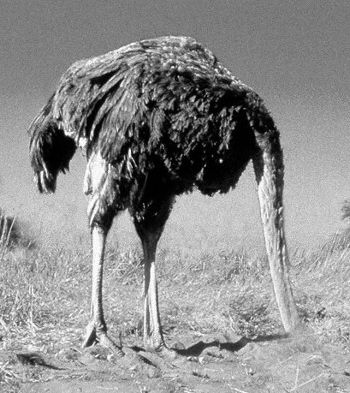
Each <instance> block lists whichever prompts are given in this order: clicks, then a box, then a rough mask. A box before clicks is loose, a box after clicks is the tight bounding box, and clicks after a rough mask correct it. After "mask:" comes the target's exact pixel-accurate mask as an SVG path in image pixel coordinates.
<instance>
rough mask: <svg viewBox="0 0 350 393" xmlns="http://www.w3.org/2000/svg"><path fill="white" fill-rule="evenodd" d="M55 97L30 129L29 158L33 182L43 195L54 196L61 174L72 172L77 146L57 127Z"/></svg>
mask: <svg viewBox="0 0 350 393" xmlns="http://www.w3.org/2000/svg"><path fill="white" fill-rule="evenodd" d="M52 101H53V96H52V97H51V98H50V100H49V101H48V103H47V104H46V105H45V106H44V108H43V109H42V110H41V112H40V113H39V115H38V116H37V117H36V119H35V120H34V121H33V123H32V124H31V126H30V129H29V135H30V148H29V155H30V161H31V165H32V168H33V170H34V173H35V175H34V179H35V182H36V184H37V187H38V189H39V191H40V192H46V193H49V192H54V191H55V188H56V179H57V175H58V173H59V172H60V171H61V172H63V173H65V171H66V170H67V169H68V168H69V161H70V160H71V158H72V157H73V155H74V152H75V149H76V146H75V142H74V140H73V139H71V138H70V137H68V136H66V135H65V133H64V132H63V131H62V130H61V129H59V128H58V127H57V124H56V122H55V121H54V119H53V117H52Z"/></svg>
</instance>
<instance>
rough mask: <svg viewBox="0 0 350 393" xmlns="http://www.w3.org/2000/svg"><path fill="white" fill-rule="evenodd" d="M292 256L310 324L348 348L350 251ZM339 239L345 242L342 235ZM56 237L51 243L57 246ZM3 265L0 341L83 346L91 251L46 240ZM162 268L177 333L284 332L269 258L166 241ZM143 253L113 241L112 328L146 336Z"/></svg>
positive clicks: (108, 293) (165, 309) (168, 329)
mask: <svg viewBox="0 0 350 393" xmlns="http://www.w3.org/2000/svg"><path fill="white" fill-rule="evenodd" d="M332 241H333V243H332V244H328V245H325V246H323V247H322V248H320V249H319V250H318V251H313V252H305V251H300V250H296V251H295V252H294V253H293V254H292V258H291V259H292V262H293V267H292V281H293V287H294V293H295V296H296V300H297V305H298V308H299V310H300V313H301V315H302V317H303V319H304V321H305V322H306V324H307V325H308V326H309V327H310V328H311V329H312V330H313V331H314V332H315V334H317V335H318V336H319V337H320V339H321V340H323V341H324V342H333V343H337V344H341V345H342V346H344V347H347V348H349V347H350V337H349V336H350V333H349V332H350V326H349V321H350V318H349V317H350V306H349V305H350V291H349V290H348V288H349V282H350V266H349V264H348V260H349V257H350V248H349V247H345V246H344V243H341V244H342V246H339V244H340V243H339V242H338V243H337V244H334V242H335V240H332ZM337 241H338V240H337ZM52 244H53V243H52ZM1 255H2V256H1V259H0V264H1V269H0V298H1V300H2V301H1V302H0V336H1V337H2V341H1V342H0V347H2V348H5V349H6V348H9V349H14V348H19V347H23V345H32V346H34V347H40V348H44V350H46V351H56V350H58V349H59V348H60V347H61V346H62V345H63V344H64V343H69V342H74V343H76V344H77V345H78V344H79V341H80V338H81V335H82V334H83V332H84V327H85V325H86V323H87V322H88V318H89V309H90V284H91V277H90V276H91V252H90V250H86V249H85V248H84V247H83V246H82V245H78V246H77V247H76V249H72V248H70V247H68V248H64V247H62V246H54V245H52V246H50V245H47V246H45V247H41V248H34V249H29V248H22V249H20V250H19V249H12V250H11V249H6V250H4V249H3V252H2V254H1ZM157 275H158V278H159V295H160V306H161V316H162V321H163V325H164V330H165V333H167V334H168V335H169V336H171V335H172V334H174V335H176V334H177V333H179V332H184V331H192V332H193V333H196V334H199V335H200V334H206V333H213V332H222V333H224V332H233V333H235V334H240V335H244V336H246V337H256V336H259V335H269V334H273V333H276V332H277V331H281V330H282V326H281V323H280V318H279V313H278V310H277V307H276V304H275V301H274V296H273V289H272V284H271V279H270V275H269V270H268V263H267V260H266V257H265V256H262V257H261V258H260V257H257V256H250V255H249V254H248V253H247V252H246V251H244V250H243V251H239V252H237V251H235V250H233V249H231V248H229V247H228V248H227V249H222V250H219V251H216V250H215V251H213V252H212V253H211V252H208V250H205V251H201V250H190V249H173V248H166V249H165V248H163V249H160V250H159V252H158V261H157ZM142 282H143V268H142V253H141V248H140V247H136V248H131V249H129V250H126V251H124V252H122V253H120V252H118V250H115V249H113V248H108V251H107V255H106V264H105V280H104V294H105V295H104V306H105V314H106V320H107V322H108V325H109V329H110V331H111V333H112V334H113V335H116V336H117V335H118V331H119V330H121V331H122V334H123V336H124V338H125V339H128V338H130V340H131V341H132V340H134V339H136V340H139V339H140V337H141V335H142V309H143V307H142V297H141V295H142Z"/></svg>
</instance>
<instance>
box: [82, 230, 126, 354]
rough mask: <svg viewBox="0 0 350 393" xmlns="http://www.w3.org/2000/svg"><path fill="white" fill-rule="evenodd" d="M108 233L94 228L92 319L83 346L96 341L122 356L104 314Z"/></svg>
mask: <svg viewBox="0 0 350 393" xmlns="http://www.w3.org/2000/svg"><path fill="white" fill-rule="evenodd" d="M106 237H107V233H106V231H105V230H103V229H102V228H100V227H97V226H94V227H93V228H92V255H93V256H92V294H91V321H90V323H89V324H88V326H87V330H86V336H85V340H84V342H83V347H88V346H91V345H93V344H94V343H96V342H99V343H100V344H101V345H103V346H106V347H109V348H111V349H113V350H114V352H116V353H117V354H118V355H120V356H122V355H123V354H124V353H123V352H122V350H121V349H120V348H119V347H118V346H117V345H116V344H115V343H114V342H113V341H112V340H111V339H110V338H109V337H108V336H107V326H106V322H105V320H104V316H103V306H102V279H103V258H104V250H105V244H106Z"/></svg>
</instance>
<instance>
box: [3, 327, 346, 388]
mask: <svg viewBox="0 0 350 393" xmlns="http://www.w3.org/2000/svg"><path fill="white" fill-rule="evenodd" d="M179 339H180V341H179ZM167 340H168V342H169V344H170V346H173V347H175V348H176V350H177V352H178V356H177V357H176V358H175V360H173V361H171V362H169V361H168V362H166V361H163V360H162V359H160V358H159V357H157V356H155V355H149V356H148V355H147V356H146V357H147V359H145V358H143V357H142V353H143V352H139V355H136V356H135V357H132V356H126V357H124V358H122V359H120V358H115V357H114V355H113V354H112V353H111V352H110V351H109V350H106V349H104V348H101V347H99V346H95V347H92V348H89V349H86V350H81V349H80V348H79V346H78V345H76V346H69V345H67V346H66V347H64V348H62V349H61V350H60V351H59V352H58V353H51V354H49V353H40V351H28V350H23V351H20V350H17V351H4V352H2V353H0V366H1V367H2V370H3V375H5V378H4V381H5V383H2V384H1V385H0V391H1V392H3V393H5V392H6V393H10V392H21V393H44V392H45V393H58V392H65V393H78V392H79V393H80V392H84V393H93V392H96V393H100V392H101V393H103V392H105V393H114V392H125V393H129V392H130V393H131V392H137V393H160V392H162V393H163V392H164V393H171V392H183V393H190V392H191V393H207V392H208V393H209V392H210V393H211V392H215V393H219V392H220V393H226V392H227V393H229V392H239V393H259V392H276V393H281V392H298V393H302V392H315V393H316V392H317V393H318V392H320V393H321V392H334V393H335V392H337V393H340V392H350V356H349V354H346V353H345V352H343V353H342V351H341V350H340V348H338V347H335V346H331V345H324V344H321V343H320V342H318V339H317V337H316V336H315V335H312V334H311V333H310V334H308V333H305V332H304V333H299V334H298V335H297V336H295V337H283V336H281V335H276V336H265V337H257V338H255V339H251V340H248V339H245V338H242V337H233V336H228V335H223V334H221V335H207V336H200V337H199V336H198V334H192V335H191V333H190V332H187V333H186V332H184V333H183V335H182V336H180V337H179V336H178V337H177V341H176V342H175V341H174V340H172V337H171V336H168V337H167ZM76 344H78V343H76ZM135 353H136V352H135ZM140 354H141V355H140ZM1 389H2V390H1Z"/></svg>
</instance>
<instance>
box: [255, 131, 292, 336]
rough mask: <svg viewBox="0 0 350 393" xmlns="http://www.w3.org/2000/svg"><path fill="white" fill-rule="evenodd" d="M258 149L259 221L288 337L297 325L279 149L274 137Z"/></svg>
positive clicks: (256, 166)
mask: <svg viewBox="0 0 350 393" xmlns="http://www.w3.org/2000/svg"><path fill="white" fill-rule="evenodd" d="M258 143H259V140H258ZM261 145H262V147H263V148H262V150H261V152H260V153H259V155H258V156H256V157H255V158H254V160H253V163H254V169H255V174H256V178H257V182H258V194H259V201H260V208H261V218H262V223H263V227H264V236H265V244H266V250H267V255H268V259H269V264H270V272H271V277H272V282H273V286H274V291H275V296H276V300H277V304H278V308H279V311H280V314H281V319H282V323H283V326H284V329H285V331H286V332H287V333H289V332H292V331H293V330H295V329H296V328H297V326H298V325H299V323H300V322H299V316H298V313H297V309H296V306H295V301H294V298H293V294H292V289H291V285H290V280H289V260H288V252H287V245H286V239H285V235H284V222H283V202H282V194H283V157H282V149H281V147H280V144H279V139H278V135H275V137H274V138H273V137H271V140H268V141H264V143H261Z"/></svg>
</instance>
